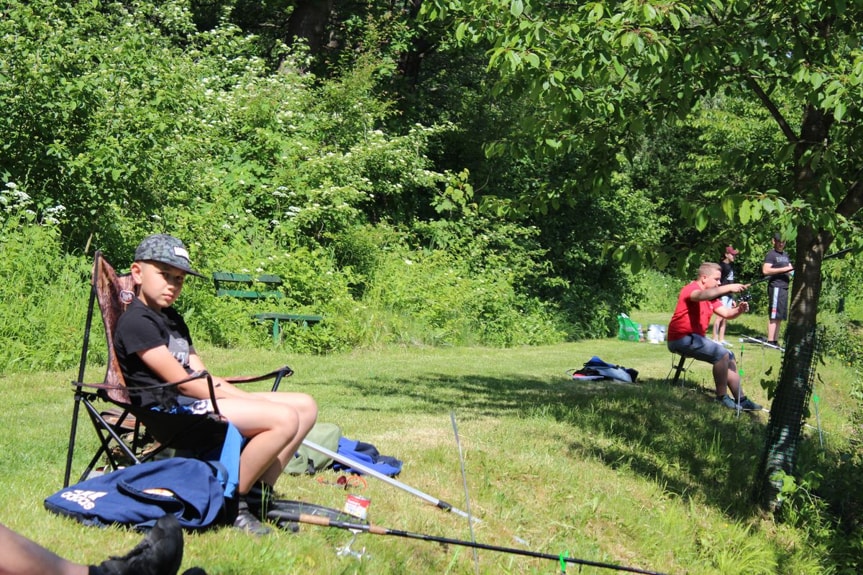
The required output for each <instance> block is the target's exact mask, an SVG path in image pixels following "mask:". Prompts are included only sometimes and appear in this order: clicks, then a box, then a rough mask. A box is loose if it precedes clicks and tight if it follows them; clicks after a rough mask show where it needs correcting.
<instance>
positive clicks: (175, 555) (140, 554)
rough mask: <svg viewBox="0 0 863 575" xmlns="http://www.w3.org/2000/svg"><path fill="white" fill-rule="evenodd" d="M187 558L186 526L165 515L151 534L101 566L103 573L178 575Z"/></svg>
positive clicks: (117, 574)
mask: <svg viewBox="0 0 863 575" xmlns="http://www.w3.org/2000/svg"><path fill="white" fill-rule="evenodd" d="M182 562H183V528H182V527H180V522H179V521H177V518H176V517H174V516H173V515H165V516H164V517H162V518H161V519H159V520H158V521H156V524H155V525H154V526H153V528H152V529H150V532H149V533H147V536H146V537H145V538H144V539H143V540H142V541H141V542H140V543H138V545H136V546H135V548H134V549H132V550H131V551H129V553H127V554H126V555H124V556H123V557H112V558H111V559H108V560H107V561H104V562H103V563H102V564H100V565H99V566H98V567H97V571H98V572H99V573H101V574H102V575H176V573H177V571H178V570H179V569H180V563H182Z"/></svg>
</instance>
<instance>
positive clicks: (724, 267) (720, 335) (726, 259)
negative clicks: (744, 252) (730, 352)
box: [713, 246, 740, 347]
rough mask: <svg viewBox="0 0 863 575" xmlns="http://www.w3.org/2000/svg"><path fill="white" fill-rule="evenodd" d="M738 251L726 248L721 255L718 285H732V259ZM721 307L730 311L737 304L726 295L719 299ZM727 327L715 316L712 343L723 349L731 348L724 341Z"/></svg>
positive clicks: (730, 247) (720, 317)
mask: <svg viewBox="0 0 863 575" xmlns="http://www.w3.org/2000/svg"><path fill="white" fill-rule="evenodd" d="M739 253H740V251H739V250H735V249H734V247H733V246H727V247H726V248H725V252H724V253H723V254H722V261H721V262H719V273H720V277H719V285H723V286H724V285H728V284H733V283H734V265H733V264H734V257H735V256H736V255H737V254H739ZM720 299H721V300H722V305H724V306H725V307H727V308H729V309H731V308H733V307H735V306H736V305H737V304H736V303H735V302H734V298H733V297H731V295H730V294H726V295H724V296H722V297H721V298H720ZM727 326H728V320H727V319H725V318H724V317H722V316H720V315H717V316H716V319H715V320H714V321H713V341H715V342H716V343H718V344H720V345H721V346H723V347H731V344H730V343H728V342H727V341H725V328H726V327H727Z"/></svg>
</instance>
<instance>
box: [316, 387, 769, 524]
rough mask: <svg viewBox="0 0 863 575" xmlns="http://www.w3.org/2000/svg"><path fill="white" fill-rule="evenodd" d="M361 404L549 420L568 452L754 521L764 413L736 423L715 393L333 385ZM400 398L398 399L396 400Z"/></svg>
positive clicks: (664, 389) (742, 417)
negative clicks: (559, 428) (560, 430)
mask: <svg viewBox="0 0 863 575" xmlns="http://www.w3.org/2000/svg"><path fill="white" fill-rule="evenodd" d="M331 383H332V384H333V385H339V386H344V387H345V388H353V389H355V390H356V391H358V392H360V393H361V394H362V395H363V396H364V397H365V398H367V399H368V398H375V401H372V402H364V404H365V406H366V407H358V406H356V404H352V408H353V409H359V410H367V411H369V412H386V411H388V409H389V408H388V405H389V403H388V402H387V399H386V398H387V397H388V396H392V397H393V402H392V406H393V407H392V409H393V410H398V411H399V413H402V414H404V413H406V412H407V413H409V412H416V413H424V414H428V413H434V412H443V413H445V412H448V411H449V410H451V409H456V408H457V409H458V410H459V411H461V412H463V413H464V412H468V413H471V414H473V415H475V416H477V417H480V416H486V417H507V416H508V417H513V416H519V417H546V418H547V417H550V418H553V419H554V420H556V421H559V422H562V423H565V424H567V425H570V426H572V427H573V433H572V434H568V435H567V436H566V437H560V438H559V439H560V442H561V447H562V448H563V449H564V453H565V454H566V455H567V456H569V457H571V458H573V459H575V460H578V459H584V458H592V459H595V460H598V461H602V462H603V463H605V464H606V465H607V466H609V467H610V468H612V469H617V470H626V471H628V472H630V473H634V474H638V475H641V476H643V477H645V478H648V479H650V480H652V481H655V482H657V483H659V484H660V485H663V486H664V488H665V489H666V490H667V491H669V492H671V493H675V494H678V495H681V496H692V497H695V498H697V499H700V500H703V501H705V502H706V503H708V504H710V505H713V506H715V507H717V508H719V509H722V510H724V511H725V512H726V513H728V514H729V515H730V516H732V517H735V518H740V519H742V518H747V517H750V516H751V515H752V514H753V513H755V507H754V506H753V504H752V501H751V494H752V491H753V489H752V486H753V484H752V482H753V478H754V476H755V470H756V468H757V465H758V461H759V457H760V455H761V449H762V446H763V432H764V426H765V424H766V421H767V414H766V412H761V413H756V414H748V413H742V414H740V415H739V416H738V415H736V414H735V413H734V412H733V411H731V410H728V409H726V408H723V407H721V406H719V405H717V404H716V403H715V402H714V401H713V399H712V398H713V394H712V391H710V390H704V389H695V388H684V387H671V386H670V385H668V384H667V383H665V381H664V380H661V379H660V380H646V381H645V382H643V383H640V384H637V385H633V384H621V383H616V382H604V381H602V382H576V381H569V380H563V381H555V382H553V383H549V382H548V381H547V380H545V379H539V378H536V379H532V378H525V377H523V376H519V377H513V378H500V377H484V376H476V375H470V376H452V375H443V374H433V373H428V374H425V375H424V376H421V377H420V378H418V379H412V380H411V382H410V383H405V382H397V381H382V380H376V379H370V380H366V381H363V382H357V381H347V380H345V381H337V382H331ZM396 398H397V399H396Z"/></svg>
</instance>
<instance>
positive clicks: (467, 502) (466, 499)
mask: <svg viewBox="0 0 863 575" xmlns="http://www.w3.org/2000/svg"><path fill="white" fill-rule="evenodd" d="M449 418H450V419H451V420H452V431H453V433H454V434H455V444H456V446H457V447H458V462H459V466H461V480H462V483H463V484H464V505H465V510H466V511H467V523H468V526H470V540H471V543H474V544H476V537H474V534H473V517H472V515H471V512H470V496H469V495H468V491H467V474H466V473H465V470H464V457H463V456H462V453H461V442H460V441H459V439H458V426H456V424H455V411H450V412H449ZM473 564H474V569H475V570H476V573H477V575H479V555H478V554H477V552H476V547H474V548H473Z"/></svg>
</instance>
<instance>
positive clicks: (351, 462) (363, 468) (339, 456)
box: [303, 439, 480, 523]
mask: <svg viewBox="0 0 863 575" xmlns="http://www.w3.org/2000/svg"><path fill="white" fill-rule="evenodd" d="M303 445H305V446H306V447H308V448H309V449H312V450H314V451H317V452H318V453H323V454H324V455H326V456H327V457H329V458H331V459H333V460H335V461H338V462H339V463H341V464H342V465H345V466H347V467H350V468H352V469H356V470H357V471H360V472H362V473H365V474H367V475H371V476H372V477H374V478H376V479H380V480H381V481H383V482H384V483H388V484H390V485H392V486H393V487H398V488H399V489H401V490H402V491H406V492H408V493H410V494H411V495H416V496H417V497H419V498H420V499H423V500H425V501H427V502H429V503H431V504H432V505H434V506H436V507H438V508H440V509H443V510H444V511H448V512H450V513H455V514H456V515H461V516H462V517H464V518H465V519H467V520H468V521H470V522H472V523H473V522H477V523H479V522H480V519H479V518H477V517H471V515H470V514H469V513H465V512H464V511H462V510H461V509H459V508H457V507H453V506H452V505H451V504H450V503H447V502H446V501H442V500H440V499H438V498H437V497H434V496H433V495H429V494H428V493H424V492H422V491H420V490H419V489H415V488H413V487H411V486H410V485H406V484H404V483H402V482H401V481H398V480H397V479H393V478H392V477H390V476H388V475H385V474H383V473H381V472H380V471H378V470H377V469H374V468H372V467H369V466H368V465H363V464H362V463H360V462H359V461H356V460H355V459H351V458H350V457H348V456H346V455H344V454H343V453H337V452H335V451H332V450H330V449H327V448H326V447H324V446H322V445H318V444H317V443H315V442H314V441H310V440H308V439H304V440H303Z"/></svg>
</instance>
